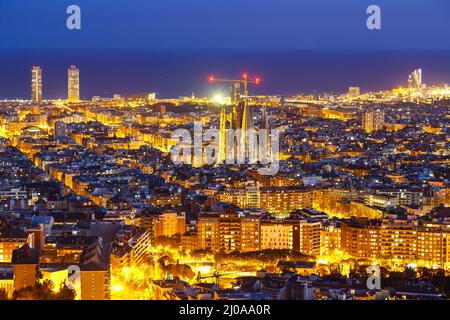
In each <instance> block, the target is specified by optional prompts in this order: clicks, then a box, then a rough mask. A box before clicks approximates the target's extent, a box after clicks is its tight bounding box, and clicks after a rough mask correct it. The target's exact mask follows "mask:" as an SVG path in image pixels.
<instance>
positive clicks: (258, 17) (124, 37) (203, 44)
mask: <svg viewBox="0 0 450 320" xmlns="http://www.w3.org/2000/svg"><path fill="white" fill-rule="evenodd" d="M70 4H77V5H79V6H80V7H81V11H82V30H80V31H69V30H68V29H67V28H66V23H65V22H66V18H67V14H66V8H67V6H68V5H70ZM371 4H377V5H379V6H380V7H381V9H382V30H380V31H370V30H368V29H367V28H366V18H367V14H366V9H367V7H368V6H369V5H371ZM449 34H450V1H448V0H408V1H406V0H370V1H368V0H95V1H94V0H70V1H66V0H32V1H31V0H1V1H0V39H1V41H0V48H1V49H72V48H77V49H111V48H115V49H118V48H121V49H167V48H171V49H174V48H175V49H180V48H184V49H186V48H187V49H223V48H227V49H230V48H231V49H260V48H265V49H323V48H331V49H336V48H339V49H362V48H366V49H367V48H369V49H372V48H373V49H450V41H449Z"/></svg>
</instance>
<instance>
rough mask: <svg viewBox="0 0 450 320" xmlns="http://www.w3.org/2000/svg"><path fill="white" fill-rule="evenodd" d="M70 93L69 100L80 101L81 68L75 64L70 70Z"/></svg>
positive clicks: (68, 82)
mask: <svg viewBox="0 0 450 320" xmlns="http://www.w3.org/2000/svg"><path fill="white" fill-rule="evenodd" d="M67 84H68V85H67V86H68V94H67V99H68V100H69V102H78V101H80V70H79V69H77V68H76V67H75V66H70V68H69V70H68V81H67Z"/></svg>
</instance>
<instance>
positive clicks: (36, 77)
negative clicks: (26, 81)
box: [31, 66, 42, 102]
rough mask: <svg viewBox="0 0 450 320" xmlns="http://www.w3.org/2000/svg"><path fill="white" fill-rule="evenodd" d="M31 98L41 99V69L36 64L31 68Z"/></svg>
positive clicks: (35, 100) (34, 100)
mask: <svg viewBox="0 0 450 320" xmlns="http://www.w3.org/2000/svg"><path fill="white" fill-rule="evenodd" d="M31 100H33V102H40V101H42V69H41V67H37V66H34V67H33V69H31Z"/></svg>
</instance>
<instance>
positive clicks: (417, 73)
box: [408, 69, 422, 89]
mask: <svg viewBox="0 0 450 320" xmlns="http://www.w3.org/2000/svg"><path fill="white" fill-rule="evenodd" d="M408 85H409V88H410V89H420V88H421V87H422V69H416V70H414V71H413V72H412V73H411V74H410V75H409V77H408Z"/></svg>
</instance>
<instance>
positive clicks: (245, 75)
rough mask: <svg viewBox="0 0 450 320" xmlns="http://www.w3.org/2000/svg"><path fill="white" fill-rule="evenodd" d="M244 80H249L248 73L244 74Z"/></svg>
mask: <svg viewBox="0 0 450 320" xmlns="http://www.w3.org/2000/svg"><path fill="white" fill-rule="evenodd" d="M242 78H244V80H247V79H248V73H247V72H244V73H243V74H242Z"/></svg>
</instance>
